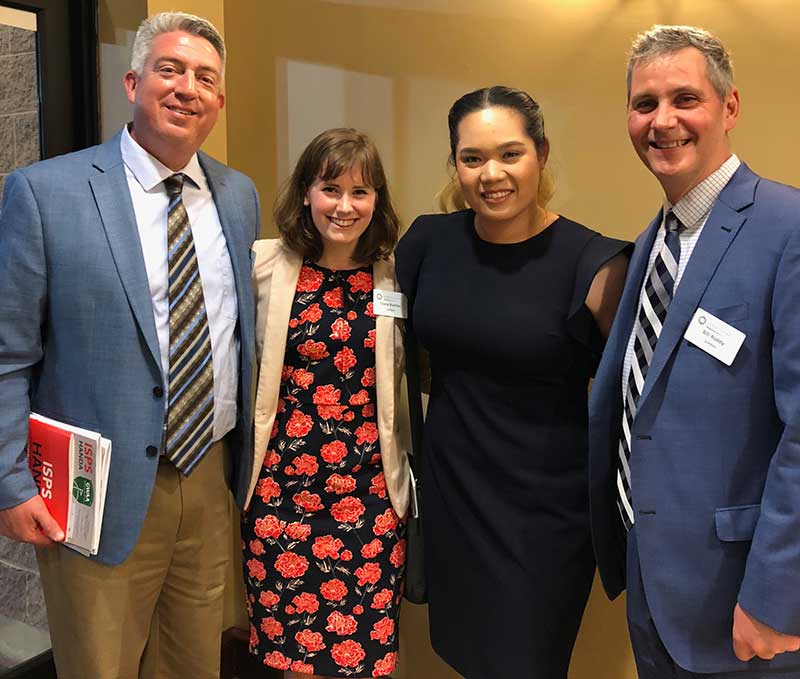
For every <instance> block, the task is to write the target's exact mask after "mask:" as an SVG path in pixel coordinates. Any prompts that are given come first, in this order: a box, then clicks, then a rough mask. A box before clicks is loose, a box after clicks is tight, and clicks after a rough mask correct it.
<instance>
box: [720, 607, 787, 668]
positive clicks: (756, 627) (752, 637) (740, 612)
mask: <svg viewBox="0 0 800 679" xmlns="http://www.w3.org/2000/svg"><path fill="white" fill-rule="evenodd" d="M797 650H800V637H795V636H792V635H790V634H783V632H778V630H774V629H772V627H770V626H769V625H765V624H764V623H763V622H759V621H758V620H756V619H755V618H754V617H753V616H751V615H750V614H749V613H748V612H747V611H745V610H744V609H743V608H742V607H741V606H740V605H739V604H736V608H735V609H734V611H733V652H734V653H736V657H737V658H739V660H743V661H747V660H750V659H751V658H755V657H756V656H758V657H759V658H763V659H764V660H772V659H773V658H774V657H775V656H776V655H778V654H779V653H786V651H797Z"/></svg>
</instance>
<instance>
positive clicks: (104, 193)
mask: <svg viewBox="0 0 800 679" xmlns="http://www.w3.org/2000/svg"><path fill="white" fill-rule="evenodd" d="M119 144H120V135H119V134H117V135H116V136H114V138H113V139H111V140H109V141H107V142H106V143H105V144H102V145H101V146H99V147H98V148H97V155H96V156H95V167H96V168H97V169H98V170H99V171H100V172H99V173H98V174H97V175H95V176H94V177H92V178H90V179H89V184H90V186H91V188H92V193H93V194H94V199H95V202H96V203H97V210H98V212H99V213H100V219H101V221H102V223H103V228H104V229H105V232H106V238H107V239H108V245H109V247H110V248H111V255H112V257H113V258H114V264H115V266H116V268H117V273H118V274H119V277H120V280H121V281H122V287H123V288H124V289H125V294H126V296H127V298H128V303H129V304H130V306H131V310H132V311H133V315H134V317H135V318H136V322H137V323H138V324H139V328H140V329H141V331H142V335H143V336H144V338H145V341H146V342H147V347H148V349H149V350H150V353H151V355H152V357H153V360H154V361H155V362H156V365H157V366H158V367H159V369H160V368H161V350H160V349H159V346H158V335H157V333H156V323H155V318H154V316H153V303H152V297H151V295H150V284H149V282H148V280H147V270H146V269H145V264H144V256H143V254H142V243H141V240H140V239H139V230H138V228H137V226H136V215H135V213H134V211H133V202H132V201H131V193H130V190H129V188H128V179H127V177H126V176H125V165H124V163H123V162H122V154H121V153H120V150H119Z"/></svg>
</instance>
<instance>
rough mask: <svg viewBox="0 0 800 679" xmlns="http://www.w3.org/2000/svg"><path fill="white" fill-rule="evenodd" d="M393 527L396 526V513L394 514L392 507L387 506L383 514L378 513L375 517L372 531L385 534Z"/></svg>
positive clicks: (376, 533)
mask: <svg viewBox="0 0 800 679" xmlns="http://www.w3.org/2000/svg"><path fill="white" fill-rule="evenodd" d="M395 528H397V514H395V511H394V509H392V508H391V507H389V509H387V510H386V511H385V512H384V513H383V514H378V516H376V517H375V525H374V526H373V528H372V532H373V533H375V535H385V534H386V533H388V532H389V531H390V530H394V529H395Z"/></svg>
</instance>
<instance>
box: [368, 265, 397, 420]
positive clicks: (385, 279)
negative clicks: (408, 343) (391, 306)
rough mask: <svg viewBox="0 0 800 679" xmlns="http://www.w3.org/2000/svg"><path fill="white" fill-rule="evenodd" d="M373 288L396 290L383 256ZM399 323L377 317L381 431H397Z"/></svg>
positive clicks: (377, 392) (375, 271) (374, 269)
mask: <svg viewBox="0 0 800 679" xmlns="http://www.w3.org/2000/svg"><path fill="white" fill-rule="evenodd" d="M372 280H373V287H374V288H375V289H376V290H394V289H395V280H394V276H393V275H392V265H391V264H390V263H389V262H387V261H386V260H382V259H379V260H377V261H376V262H375V263H374V264H373V265H372ZM396 328H397V324H396V323H395V319H394V318H393V317H391V316H376V317H375V396H376V398H377V400H378V431H379V432H385V433H386V434H388V435H391V433H392V432H393V431H394V351H395V339H396V338H395V332H396Z"/></svg>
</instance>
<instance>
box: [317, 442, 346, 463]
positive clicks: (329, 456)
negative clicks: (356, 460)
mask: <svg viewBox="0 0 800 679" xmlns="http://www.w3.org/2000/svg"><path fill="white" fill-rule="evenodd" d="M319 454H320V456H321V457H322V459H323V460H325V462H328V463H330V464H339V462H341V461H342V460H343V459H344V457H345V455H347V446H346V445H345V444H344V442H343V441H331V442H330V443H326V444H325V445H324V446H322V448H320V452H319Z"/></svg>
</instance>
